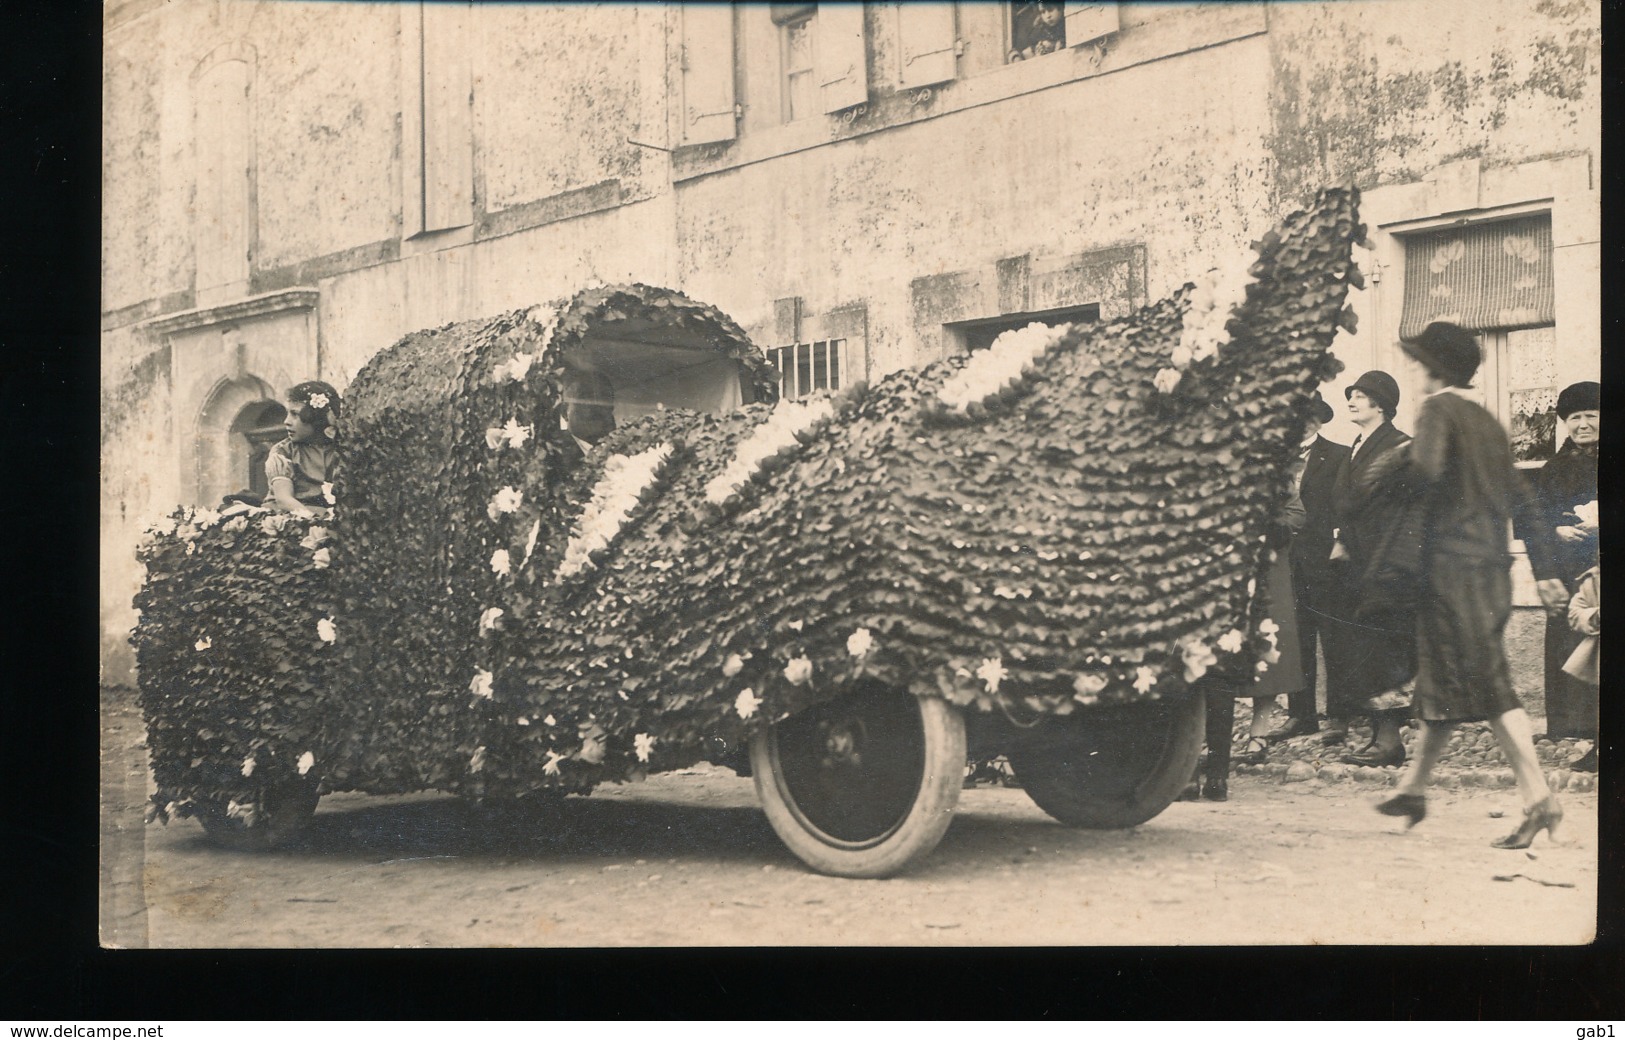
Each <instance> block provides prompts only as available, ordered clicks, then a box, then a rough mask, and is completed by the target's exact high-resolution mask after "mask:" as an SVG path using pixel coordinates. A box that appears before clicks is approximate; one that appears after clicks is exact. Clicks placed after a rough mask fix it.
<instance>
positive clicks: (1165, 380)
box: [1151, 368, 1180, 394]
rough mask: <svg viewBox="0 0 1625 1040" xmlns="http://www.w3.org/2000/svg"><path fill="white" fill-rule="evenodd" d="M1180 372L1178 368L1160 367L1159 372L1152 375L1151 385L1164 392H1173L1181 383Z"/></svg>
mask: <svg viewBox="0 0 1625 1040" xmlns="http://www.w3.org/2000/svg"><path fill="white" fill-rule="evenodd" d="M1179 380H1180V374H1179V369H1177V368H1159V369H1157V374H1156V375H1155V376H1152V377H1151V385H1152V386H1154V387H1156V388H1157V389H1158V390H1159V391H1160V392H1162V393H1165V394H1166V393H1171V392H1172V391H1173V389H1174V387H1176V386H1178V385H1179Z"/></svg>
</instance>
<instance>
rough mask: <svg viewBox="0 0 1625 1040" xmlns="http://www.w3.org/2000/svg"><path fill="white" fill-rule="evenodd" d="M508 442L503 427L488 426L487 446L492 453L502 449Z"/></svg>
mask: <svg viewBox="0 0 1625 1040" xmlns="http://www.w3.org/2000/svg"><path fill="white" fill-rule="evenodd" d="M507 440H508V438H507V435H506V434H504V433H503V432H502V427H500V426H487V427H486V428H485V446H486V447H487V448H490V449H491V450H492V451H496V450H497V449H498V448H500V447H502V445H503V444H505V443H507Z"/></svg>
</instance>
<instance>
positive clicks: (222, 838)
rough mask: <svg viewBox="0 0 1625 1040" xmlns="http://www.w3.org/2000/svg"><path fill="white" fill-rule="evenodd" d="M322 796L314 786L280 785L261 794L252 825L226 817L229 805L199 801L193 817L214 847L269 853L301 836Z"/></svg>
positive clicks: (264, 790) (308, 784) (310, 784)
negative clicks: (257, 810) (201, 826)
mask: <svg viewBox="0 0 1625 1040" xmlns="http://www.w3.org/2000/svg"><path fill="white" fill-rule="evenodd" d="M320 798H321V796H320V795H319V794H318V793H317V791H316V785H315V784H313V783H296V784H281V785H278V786H276V787H271V788H266V789H263V790H261V791H260V792H259V809H260V811H259V812H258V813H257V814H256V816H255V819H254V822H253V824H252V825H250V824H245V823H243V821H242V820H241V819H240V818H233V817H230V816H227V815H226V806H225V805H223V804H221V803H219V802H214V801H207V800H203V799H199V800H198V803H197V809H196V811H195V812H194V815H195V816H196V817H197V820H198V822H199V823H201V824H202V825H203V833H204V834H205V835H207V836H208V839H209V841H210V843H211V844H213V845H216V846H218V847H220V848H223V849H230V850H231V851H233V852H269V851H271V850H272V849H278V848H282V847H284V846H286V845H288V844H290V843H291V842H292V841H293V840H294V839H295V838H297V837H298V836H299V835H300V834H302V833H303V832H304V830H305V825H306V824H308V823H309V822H310V818H311V816H313V815H314V814H315V812H316V803H317V801H319V800H320Z"/></svg>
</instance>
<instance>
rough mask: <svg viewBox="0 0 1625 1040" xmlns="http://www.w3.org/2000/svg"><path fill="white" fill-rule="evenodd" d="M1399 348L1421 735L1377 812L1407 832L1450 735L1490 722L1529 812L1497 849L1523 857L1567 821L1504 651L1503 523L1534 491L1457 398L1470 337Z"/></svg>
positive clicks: (1479, 415) (1488, 421)
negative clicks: (1416, 595)
mask: <svg viewBox="0 0 1625 1040" xmlns="http://www.w3.org/2000/svg"><path fill="white" fill-rule="evenodd" d="M1402 345H1403V347H1404V349H1405V352H1406V353H1408V354H1409V355H1411V357H1413V358H1415V359H1416V360H1417V361H1418V362H1420V363H1421V365H1422V367H1423V368H1424V370H1425V372H1426V378H1425V383H1424V389H1425V390H1426V392H1427V394H1428V397H1427V400H1425V401H1424V402H1423V403H1422V409H1421V412H1420V413H1419V414H1418V416H1417V422H1416V439H1415V440H1414V441H1413V442H1412V443H1411V445H1410V448H1409V450H1408V451H1407V452H1406V453H1405V454H1406V456H1407V457H1406V458H1405V459H1404V460H1403V461H1402V462H1401V463H1400V465H1402V466H1404V468H1405V469H1407V470H1408V471H1409V474H1410V479H1411V481H1412V482H1413V484H1414V486H1415V487H1417V488H1418V489H1419V493H1420V497H1421V501H1422V502H1423V507H1424V510H1425V517H1426V530H1427V535H1428V537H1427V546H1426V551H1425V554H1424V558H1423V567H1424V570H1423V586H1422V593H1421V598H1420V601H1419V603H1418V607H1417V622H1418V624H1417V644H1418V655H1419V659H1420V668H1419V671H1418V674H1417V682H1416V714H1417V717H1418V718H1419V719H1420V720H1421V725H1422V733H1421V738H1420V740H1419V741H1418V742H1417V750H1416V756H1415V758H1414V760H1413V761H1412V762H1411V767H1410V769H1409V771H1407V772H1406V773H1405V775H1404V776H1403V777H1402V778H1401V779H1400V783H1399V791H1398V793H1397V794H1395V795H1394V796H1393V797H1391V798H1389V799H1387V800H1386V801H1383V802H1380V803H1378V805H1377V811H1378V812H1381V813H1384V814H1386V815H1389V816H1404V817H1406V818H1407V820H1408V824H1407V826H1415V825H1416V824H1417V823H1418V822H1419V821H1421V820H1422V818H1423V817H1424V816H1425V815H1426V814H1427V803H1426V800H1425V797H1424V792H1425V791H1426V789H1427V782H1428V777H1429V776H1430V775H1431V773H1432V771H1433V767H1434V765H1435V764H1436V763H1437V762H1438V760H1439V755H1440V754H1441V753H1442V752H1443V751H1444V748H1445V744H1446V743H1447V742H1448V740H1449V737H1450V729H1451V727H1453V726H1455V725H1456V724H1457V723H1460V722H1473V721H1479V720H1488V721H1489V724H1490V729H1491V730H1492V731H1493V732H1494V733H1495V739H1496V742H1497V743H1498V744H1499V745H1500V747H1501V753H1502V754H1503V755H1505V756H1506V758H1507V761H1508V762H1510V763H1511V765H1512V772H1513V775H1514V776H1515V777H1516V778H1517V782H1518V792H1519V793H1520V794H1521V795H1522V796H1523V803H1524V817H1523V821H1522V823H1521V824H1519V826H1518V829H1517V830H1515V831H1513V832H1512V833H1511V834H1508V835H1507V836H1505V837H1504V838H1500V839H1498V840H1496V841H1494V842H1492V843H1491V844H1493V845H1494V846H1495V847H1496V848H1503V849H1522V848H1528V847H1529V844H1530V843H1531V842H1532V841H1533V840H1534V839H1535V836H1536V835H1537V834H1539V833H1540V832H1541V831H1543V830H1544V831H1546V832H1547V836H1548V838H1550V839H1552V840H1555V839H1556V836H1557V828H1558V824H1559V823H1561V822H1562V819H1563V809H1562V807H1561V806H1560V805H1558V802H1557V799H1556V798H1555V797H1553V795H1552V792H1551V789H1550V788H1548V787H1547V785H1546V777H1545V776H1544V775H1543V774H1542V772H1541V768H1540V762H1539V760H1538V759H1537V758H1536V757H1535V745H1534V740H1533V736H1532V734H1531V732H1530V724H1529V716H1528V715H1527V714H1526V713H1525V712H1524V710H1523V707H1522V705H1520V704H1519V703H1518V698H1517V695H1516V694H1514V693H1513V691H1512V679H1511V675H1510V673H1509V671H1508V668H1507V660H1506V651H1505V648H1504V646H1503V644H1502V634H1503V632H1504V630H1505V628H1506V623H1507V618H1508V617H1509V616H1510V615H1511V613H1512V579H1511V560H1510V558H1509V557H1508V555H1507V525H1508V523H1509V522H1510V521H1511V519H1512V517H1513V516H1515V515H1517V516H1523V515H1525V514H1526V513H1527V511H1528V510H1529V508H1530V500H1529V496H1528V492H1527V490H1526V489H1525V487H1524V484H1523V482H1522V479H1521V478H1520V477H1519V475H1518V472H1517V470H1516V469H1515V468H1514V467H1513V464H1512V449H1511V446H1510V445H1509V443H1508V441H1507V435H1506V431H1505V430H1503V429H1502V428H1501V425H1500V423H1498V422H1496V420H1495V418H1494V417H1493V416H1491V415H1490V413H1489V412H1487V411H1485V410H1484V409H1483V407H1481V406H1480V405H1478V404H1475V403H1474V402H1472V401H1469V400H1468V399H1467V398H1466V397H1464V396H1462V393H1461V391H1462V389H1464V388H1466V387H1467V386H1468V385H1469V384H1470V383H1471V382H1472V378H1473V376H1474V374H1475V373H1477V371H1478V366H1479V362H1480V358H1481V354H1480V352H1479V347H1478V342H1477V341H1476V340H1475V339H1474V338H1473V335H1472V333H1470V332H1468V331H1467V330H1466V329H1463V328H1461V327H1460V326H1458V325H1452V324H1450V323H1448V322H1434V323H1433V324H1431V325H1429V326H1428V327H1427V328H1425V329H1423V330H1422V333H1421V335H1419V336H1417V337H1416V339H1414V340H1411V341H1407V342H1404V343H1403V344H1402Z"/></svg>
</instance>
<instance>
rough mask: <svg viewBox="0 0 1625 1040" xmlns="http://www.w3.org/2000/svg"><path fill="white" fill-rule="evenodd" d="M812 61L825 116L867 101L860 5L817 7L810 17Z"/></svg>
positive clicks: (865, 60) (867, 67) (867, 87)
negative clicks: (814, 13) (816, 12)
mask: <svg viewBox="0 0 1625 1040" xmlns="http://www.w3.org/2000/svg"><path fill="white" fill-rule="evenodd" d="M813 60H814V62H815V65H816V68H815V72H816V74H817V77H818V94H819V100H820V102H821V103H822V105H823V109H824V111H825V112H839V111H840V110H841V109H843V108H851V107H852V106H853V105H861V104H863V103H864V102H865V101H867V100H869V63H868V60H867V58H866V56H865V54H864V49H863V5H862V4H819V5H818V14H816V15H815V16H813Z"/></svg>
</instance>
